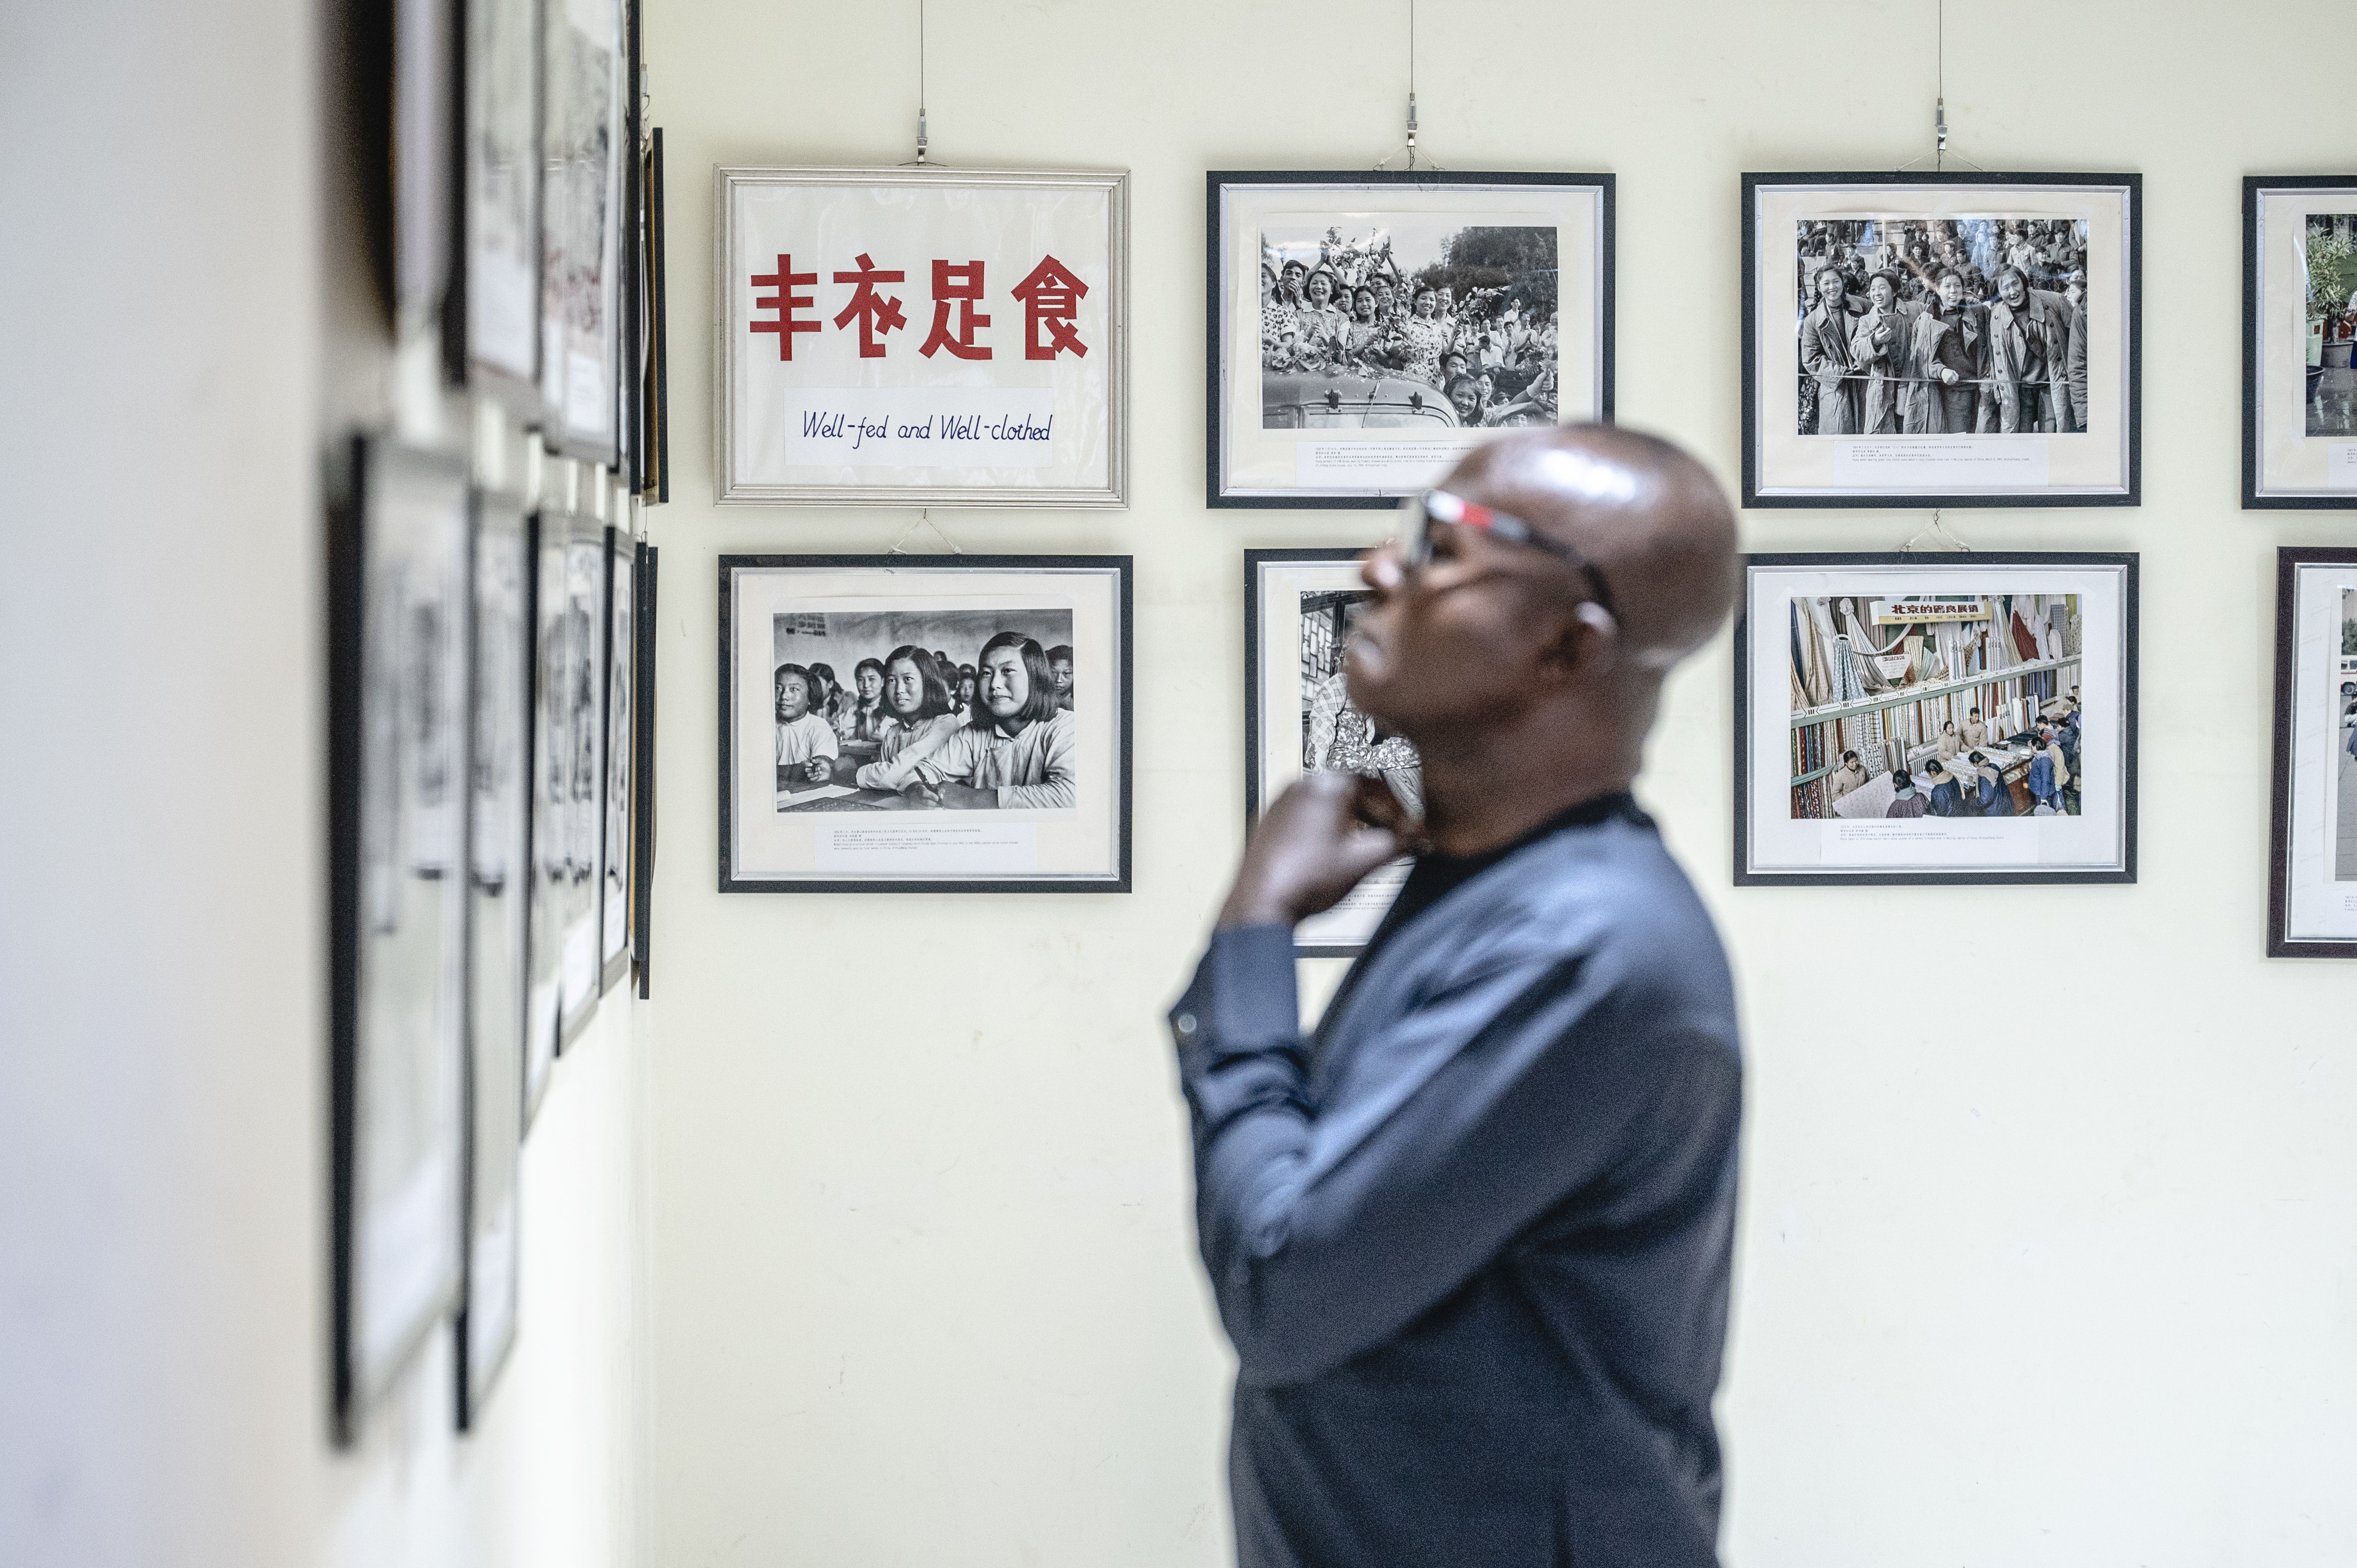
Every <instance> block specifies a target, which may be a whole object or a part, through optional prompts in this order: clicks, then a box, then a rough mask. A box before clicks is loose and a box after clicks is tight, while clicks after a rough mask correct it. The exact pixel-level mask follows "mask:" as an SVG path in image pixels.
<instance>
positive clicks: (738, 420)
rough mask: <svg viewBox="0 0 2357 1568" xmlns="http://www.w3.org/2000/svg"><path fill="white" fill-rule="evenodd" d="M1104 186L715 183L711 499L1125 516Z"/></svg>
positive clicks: (796, 177) (784, 174) (744, 175)
mask: <svg viewBox="0 0 2357 1568" xmlns="http://www.w3.org/2000/svg"><path fill="white" fill-rule="evenodd" d="M1126 187H1127V177H1126V176H1125V175H1121V174H1048V173H1028V172H1027V173H1009V172H996V171H991V172H983V171H974V170H947V169H933V168H906V169H790V170H789V169H771V170H761V169H723V170H721V171H720V196H719V199H720V208H721V211H722V213H723V214H724V219H723V222H722V225H721V236H720V251H721V255H720V272H721V285H722V294H723V297H724V298H725V299H726V308H725V310H724V311H723V314H722V333H723V342H722V345H721V353H720V355H719V363H720V367H721V380H722V386H721V402H722V404H723V411H724V413H723V419H722V421H721V430H720V470H721V474H720V499H721V500H722V501H723V502H734V503H738V504H755V505H774V504H778V503H781V502H786V503H791V502H796V501H822V502H831V503H836V504H841V503H846V502H848V503H859V502H874V503H882V504H888V505H901V506H906V505H910V504H930V505H948V506H955V505H968V506H1076V507H1080V506H1086V507H1098V506H1104V507H1114V506H1121V505H1124V504H1125V491H1126V475H1125V468H1126V462H1125V456H1126V454H1125V446H1126V420H1125V396H1126V390H1127V389H1126V376H1125V347H1126V345H1125V320H1124V313H1123V295H1124V291H1125V278H1124V268H1125V253H1124V252H1125V224H1126V215H1125V197H1126Z"/></svg>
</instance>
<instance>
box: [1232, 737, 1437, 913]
mask: <svg viewBox="0 0 2357 1568" xmlns="http://www.w3.org/2000/svg"><path fill="white" fill-rule="evenodd" d="M1412 827H1413V824H1411V823H1410V822H1407V821H1406V815H1405V812H1404V811H1401V810H1400V804H1399V800H1398V799H1397V798H1396V797H1395V796H1394V795H1393V794H1392V792H1391V787H1390V786H1389V785H1387V784H1385V783H1384V782H1383V780H1382V779H1361V778H1360V777H1358V776H1357V775H1356V774H1351V773H1331V772H1318V773H1310V774H1306V775H1304V776H1303V777H1302V779H1300V781H1299V782H1297V783H1296V784H1295V785H1294V786H1293V787H1292V788H1291V789H1287V790H1286V792H1285V793H1284V794H1283V795H1280V796H1279V797H1277V801H1276V804H1275V805H1274V806H1272V807H1270V808H1269V811H1268V814H1267V815H1266V816H1265V817H1263V818H1262V819H1261V820H1260V826H1259V827H1258V828H1256V829H1254V832H1253V836H1252V843H1250V844H1249V845H1247V846H1246V848H1245V850H1244V859H1243V865H1241V866H1239V867H1238V868H1237V870H1236V881H1235V886H1233V887H1232V888H1231V889H1229V891H1228V901H1227V904H1226V905H1225V906H1224V907H1223V908H1222V909H1221V911H1220V924H1221V926H1222V928H1225V927H1231V926H1261V925H1275V926H1294V925H1298V924H1299V923H1300V922H1301V921H1303V920H1305V919H1308V918H1309V917H1310V916H1312V915H1315V914H1318V913H1320V912H1322V911H1324V910H1327V909H1330V908H1333V907H1334V906H1335V905H1337V904H1339V903H1340V902H1341V901H1342V896H1343V895H1344V894H1346V893H1348V892H1350V891H1351V888H1353V887H1356V886H1358V885H1359V883H1360V881H1361V879H1362V878H1363V877H1364V876H1365V875H1367V874H1368V873H1369V872H1371V871H1372V870H1374V869H1375V868H1376V867H1377V866H1379V865H1385V864H1387V863H1389V862H1391V861H1394V860H1396V859H1398V858H1399V857H1400V856H1401V855H1403V854H1407V853H1408V851H1409V850H1410V849H1412V848H1413V847H1414V844H1413V843H1412V841H1411V839H1410V836H1409V835H1410V832H1411V831H1412Z"/></svg>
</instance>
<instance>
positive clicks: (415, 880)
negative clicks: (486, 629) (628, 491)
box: [329, 439, 471, 1441]
mask: <svg viewBox="0 0 2357 1568" xmlns="http://www.w3.org/2000/svg"><path fill="white" fill-rule="evenodd" d="M344 500H345V504H343V505H341V506H339V509H338V511H337V516H336V518H335V526H334V529H333V532H332V533H331V555H330V584H331V603H330V614H329V626H330V628H331V640H330V650H331V653H330V676H329V680H330V684H329V693H330V732H329V733H330V780H331V792H330V802H331V804H330V819H329V820H330V823H331V827H332V833H333V838H332V844H333V849H332V858H331V866H332V886H333V891H334V897H333V901H332V905H331V908H332V915H331V918H332V921H333V931H332V939H333V940H332V943H331V948H330V950H331V953H332V955H333V972H332V976H331V982H332V983H331V993H332V998H333V1014H332V1016H333V1052H332V1055H331V1060H330V1083H331V1087H332V1101H333V1123H332V1140H331V1144H332V1170H333V1176H332V1179H333V1183H334V1202H333V1214H334V1227H335V1257H334V1262H333V1281H334V1294H335V1307H336V1311H335V1325H334V1343H335V1389H336V1412H337V1422H338V1428H339V1433H340V1434H341V1435H342V1436H343V1437H344V1438H345V1439H346V1440H347V1441H349V1440H350V1438H351V1437H352V1436H353V1435H355V1434H357V1432H358V1430H359V1427H360V1423H361V1417H362V1415H363V1413H364V1412H365V1411H366V1409H367V1407H368V1406H369V1404H370V1403H371V1402H372V1401H373V1400H374V1399H375V1398H376V1397H377V1396H378V1395H379V1394H381V1393H382V1391H384V1389H385V1388H386V1386H387V1385H388V1384H389V1383H390V1382H391V1381H392V1380H393V1375H394V1374H395V1373H396V1372H397V1371H398V1370H399V1369H400V1368H401V1367H402V1365H403V1364H404V1362H406V1361H407V1360H408V1359H409V1357H410V1355H411V1354H412V1352H414V1350H415V1349H416V1348H417V1347H418V1346H419V1345H420V1344H421V1343H423V1341H424V1340H425V1337H426V1336H427V1335H428V1334H429V1333H430V1332H431V1331H432V1330H433V1329H434V1328H435V1327H436V1326H437V1325H438V1324H439V1323H440V1321H441V1319H442V1317H443V1316H444V1314H445V1313H447V1311H448V1310H449V1309H450V1307H451V1306H452V1305H453V1304H454V1303H455V1301H456V1299H457V1291H458V1284H459V1277H460V1270H461V1267H462V1260H463V1255H464V1246H463V1241H462V1237H461V1234H460V1224H459V1221H460V1215H461V1213H462V1207H461V1203H460V1199H461V1196H462V1187H461V1184H462V1182H463V1180H464V1177H465V1162H466V1129H465V1122H464V1110H465V1094H466V1060H467V1057H466V1035H465V1030H466V1017H467V991H466V984H467V981H466V976H467V913H468V910H467V905H468V800H469V791H468V767H469V759H468V741H469V735H468V714H469V711H470V705H471V704H470V692H469V684H470V683H469V680H468V663H467V643H468V621H469V619H470V618H471V615H470V604H469V586H468V585H469V567H470V561H469V553H470V552H469V539H470V537H471V529H470V521H469V515H468V489H467V471H466V467H465V466H464V465H463V464H462V463H460V462H458V461H457V460H455V459H450V458H446V457H442V456H436V455H430V454H427V453H424V452H420V451H417V450H414V449H412V448H408V447H404V446H397V445H395V444H393V443H392V442H389V441H383V440H373V439H372V440H366V441H362V442H359V443H356V444H355V446H354V449H353V456H352V465H351V469H350V475H349V489H348V490H347V491H346V494H345V497H344Z"/></svg>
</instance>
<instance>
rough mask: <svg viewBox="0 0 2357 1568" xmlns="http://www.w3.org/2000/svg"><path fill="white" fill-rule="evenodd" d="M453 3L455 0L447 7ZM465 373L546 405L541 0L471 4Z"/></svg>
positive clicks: (460, 314)
mask: <svg viewBox="0 0 2357 1568" xmlns="http://www.w3.org/2000/svg"><path fill="white" fill-rule="evenodd" d="M446 9H447V7H446ZM465 27H466V35H465V36H466V49H465V55H464V59H465V62H466V63H465V82H464V89H463V90H464V91H465V93H466V118H465V122H464V126H463V131H462V139H461V148H462V152H463V158H462V162H461V169H462V175H461V177H462V180H463V190H462V202H463V205H462V206H461V209H460V214H461V220H462V224H463V231H464V234H465V242H464V247H463V251H462V254H461V264H460V266H459V268H458V275H457V284H458V287H457V291H456V293H455V295H454V296H453V297H454V299H455V301H456V303H457V310H456V312H455V313H454V314H455V316H456V317H457V320H456V329H455V330H453V331H452V332H451V333H450V334H449V336H448V338H447V339H446V343H447V347H448V348H449V349H450V350H451V358H452V360H454V361H455V366H454V369H455V374H456V379H457V380H458V381H464V382H466V383H468V385H471V386H474V387H476V388H478V389H479V390H481V391H483V392H488V393H490V395H492V396H494V397H496V398H498V399H499V400H500V402H502V403H507V404H509V405H510V406H511V407H512V408H513V409H515V411H516V412H517V413H521V414H522V415H524V416H525V417H526V418H536V417H537V416H538V414H539V413H540V304H541V285H540V265H541V235H540V180H541V165H540V72H541V41H540V6H539V5H538V4H537V0H471V3H470V4H468V5H467V7H466V23H465Z"/></svg>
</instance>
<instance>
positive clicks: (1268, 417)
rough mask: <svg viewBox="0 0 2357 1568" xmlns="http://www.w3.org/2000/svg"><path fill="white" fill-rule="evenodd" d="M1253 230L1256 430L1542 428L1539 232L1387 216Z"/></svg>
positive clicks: (1547, 339) (1551, 270)
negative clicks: (1257, 253) (1256, 249)
mask: <svg viewBox="0 0 2357 1568" xmlns="http://www.w3.org/2000/svg"><path fill="white" fill-rule="evenodd" d="M1346 229H1349V230H1359V225H1357V224H1355V223H1351V222H1350V221H1349V220H1345V221H1343V222H1340V223H1329V224H1327V225H1325V226H1324V227H1323V229H1322V230H1321V229H1320V228H1319V227H1318V225H1317V224H1315V223H1311V224H1309V225H1307V226H1305V227H1301V228H1296V229H1291V230H1283V229H1277V230H1264V231H1262V233H1261V237H1260V245H1261V262H1260V275H1261V285H1260V287H1261V293H1260V366H1261V382H1260V384H1261V427H1262V428H1263V429H1265V430H1303V429H1326V428H1349V429H1383V428H1399V427H1408V428H1414V427H1416V426H1419V425H1423V424H1433V425H1437V426H1440V427H1443V428H1448V427H1458V428H1465V429H1479V428H1496V427H1499V426H1504V425H1520V424H1555V423H1556V417H1555V413H1556V406H1557V403H1558V384H1557V368H1558V364H1559V361H1560V360H1561V353H1560V345H1559V343H1558V342H1557V338H1556V330H1555V306H1556V301H1555V280H1556V277H1557V275H1558V273H1559V270H1560V269H1559V267H1558V265H1557V260H1558V258H1557V255H1556V241H1557V236H1556V232H1555V230H1554V229H1553V228H1552V227H1526V228H1508V227H1503V226H1497V225H1472V224H1461V223H1459V222H1458V221H1457V220H1455V219H1453V218H1448V217H1441V216H1434V217H1431V218H1419V217H1412V216H1405V215H1400V216H1388V217H1378V218H1371V219H1369V220H1367V221H1366V223H1365V226H1364V228H1363V230H1362V231H1354V232H1347V233H1346V232H1345V231H1346Z"/></svg>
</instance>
